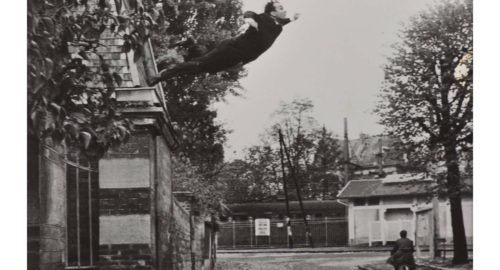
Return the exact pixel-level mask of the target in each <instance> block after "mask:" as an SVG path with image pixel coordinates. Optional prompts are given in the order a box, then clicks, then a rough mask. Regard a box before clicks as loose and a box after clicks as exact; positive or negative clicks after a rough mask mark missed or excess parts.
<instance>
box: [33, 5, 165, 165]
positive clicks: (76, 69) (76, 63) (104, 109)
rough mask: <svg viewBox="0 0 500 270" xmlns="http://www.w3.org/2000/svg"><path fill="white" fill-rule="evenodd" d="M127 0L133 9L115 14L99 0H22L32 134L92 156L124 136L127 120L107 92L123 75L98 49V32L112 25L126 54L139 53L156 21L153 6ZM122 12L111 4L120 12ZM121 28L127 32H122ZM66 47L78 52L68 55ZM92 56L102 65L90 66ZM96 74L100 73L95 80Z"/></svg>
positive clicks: (42, 139)
mask: <svg viewBox="0 0 500 270" xmlns="http://www.w3.org/2000/svg"><path fill="white" fill-rule="evenodd" d="M130 2H131V9H132V10H130V11H131V14H129V15H115V14H114V13H113V12H112V10H111V4H110V0H99V1H98V2H97V5H95V4H88V3H87V1H83V0H82V1H76V0H69V1H68V0H67V1H65V0H33V1H28V89H27V90H28V132H29V135H30V137H31V138H33V139H35V140H41V141H43V142H45V143H50V144H54V145H58V144H61V143H62V142H67V143H70V144H76V145H78V146H80V149H81V150H82V151H83V152H85V153H86V154H87V155H89V156H93V157H95V158H98V157H100V156H101V155H102V154H103V153H104V152H105V151H106V150H107V149H108V148H109V147H111V146H117V145H119V144H121V143H123V142H124V141H126V140H127V138H128V137H129V133H130V130H131V123H130V122H129V121H127V120H126V119H123V118H121V117H120V114H119V112H118V110H117V106H118V104H117V102H116V99H115V98H114V95H113V92H114V90H115V88H116V87H119V86H120V84H121V82H122V78H121V77H120V75H119V74H118V73H116V72H111V71H110V68H109V66H108V64H106V62H105V61H104V59H103V57H102V56H101V55H100V54H99V50H98V47H99V46H102V44H100V43H99V39H100V36H101V34H102V33H103V32H104V31H110V32H113V33H115V34H118V35H121V36H122V37H123V39H124V45H123V48H122V49H123V51H124V52H128V51H130V50H132V49H133V50H134V52H135V54H136V55H137V53H138V52H140V51H141V50H140V47H141V46H142V44H143V43H144V41H146V39H147V38H148V37H149V31H150V29H151V28H152V27H153V26H154V25H155V24H156V22H155V21H153V20H152V17H151V16H150V12H152V11H154V10H153V9H151V8H148V9H146V8H144V6H143V5H142V3H141V1H139V0H138V1H130ZM120 3H121V2H120ZM122 11H124V10H123V9H122V8H121V7H120V5H117V12H118V14H122V13H123V12H122ZM128 12H129V11H127V13H128ZM127 28H128V30H129V34H125V30H126V29H127ZM70 47H74V48H78V52H77V53H70V50H69V48H70ZM94 60H97V61H100V66H99V67H98V69H97V70H94V71H92V68H91V67H90V66H91V65H92V62H94ZM95 78H102V79H101V81H100V82H98V83H95V82H96V81H95V80H94V79H95ZM47 140H50V142H49V141H47Z"/></svg>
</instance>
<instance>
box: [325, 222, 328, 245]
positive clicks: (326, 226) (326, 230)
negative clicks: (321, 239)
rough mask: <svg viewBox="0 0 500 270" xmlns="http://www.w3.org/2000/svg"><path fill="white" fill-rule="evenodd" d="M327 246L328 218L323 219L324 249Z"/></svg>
mask: <svg viewBox="0 0 500 270" xmlns="http://www.w3.org/2000/svg"><path fill="white" fill-rule="evenodd" d="M327 246H328V217H325V247H327Z"/></svg>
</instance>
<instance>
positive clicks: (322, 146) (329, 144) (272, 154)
mask: <svg viewBox="0 0 500 270" xmlns="http://www.w3.org/2000/svg"><path fill="white" fill-rule="evenodd" d="M312 109H313V104H312V102H311V101H310V100H308V99H296V100H293V101H292V102H290V103H282V104H281V105H280V108H279V109H278V110H277V111H276V113H274V114H273V121H274V124H273V125H272V126H271V128H269V129H268V130H266V131H265V132H264V134H263V135H262V141H261V143H259V144H257V145H253V146H251V147H249V148H248V149H246V155H245V157H244V158H243V160H238V161H235V162H232V163H229V164H227V166H226V167H225V169H224V170H223V172H224V173H223V176H221V181H223V182H225V183H228V184H227V185H228V186H230V187H231V188H229V189H227V194H226V198H227V199H228V201H232V202H236V201H237V202H244V201H266V200H267V201H273V200H277V199H278V198H279V197H282V196H284V194H283V192H284V191H283V179H282V171H281V161H280V148H279V142H278V135H277V134H278V128H281V129H282V130H283V133H284V137H285V141H286V144H287V146H288V147H287V148H288V151H289V152H290V157H291V160H292V163H293V164H294V169H295V173H296V175H297V177H298V180H299V188H300V190H301V193H302V196H303V198H304V199H313V200H314V199H332V198H334V197H335V195H336V193H337V190H338V188H339V186H338V183H339V182H338V178H337V177H336V176H335V175H334V174H333V172H334V170H335V169H336V168H337V166H338V162H339V157H340V156H341V152H340V150H339V149H340V147H339V145H340V144H339V141H338V139H337V138H335V137H334V136H333V135H332V133H331V132H329V131H328V130H327V129H326V128H324V127H323V128H321V129H320V128H317V124H316V120H315V119H314V118H313V117H312V116H311V112H312ZM285 163H286V161H285ZM287 176H289V177H287V180H286V181H287V184H288V186H289V187H290V188H289V189H288V193H289V198H291V199H297V194H296V190H295V185H294V183H293V179H291V178H290V172H289V171H288V174H287ZM229 183H230V184H229ZM235 187H237V188H235ZM234 192H238V194H235V193H234ZM235 199H236V201H234V200H235Z"/></svg>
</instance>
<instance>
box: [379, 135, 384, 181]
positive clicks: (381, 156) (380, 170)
mask: <svg viewBox="0 0 500 270" xmlns="http://www.w3.org/2000/svg"><path fill="white" fill-rule="evenodd" d="M377 163H378V174H379V176H380V177H383V176H384V164H383V163H384V153H383V152H382V137H379V138H378V154H377Z"/></svg>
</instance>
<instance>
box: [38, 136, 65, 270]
mask: <svg viewBox="0 0 500 270" xmlns="http://www.w3.org/2000/svg"><path fill="white" fill-rule="evenodd" d="M65 150H66V149H65V145H64V144H54V143H53V142H52V140H51V139H45V140H44V141H43V142H42V143H41V145H40V155H39V192H40V193H39V194H40V195H39V196H40V197H39V200H40V209H39V210H40V211H39V234H40V247H39V266H40V268H39V269H40V270H56V269H57V270H59V269H61V270H62V269H64V266H65V246H66V164H65V162H64V155H65Z"/></svg>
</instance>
